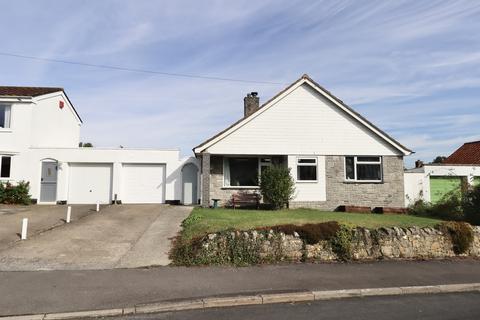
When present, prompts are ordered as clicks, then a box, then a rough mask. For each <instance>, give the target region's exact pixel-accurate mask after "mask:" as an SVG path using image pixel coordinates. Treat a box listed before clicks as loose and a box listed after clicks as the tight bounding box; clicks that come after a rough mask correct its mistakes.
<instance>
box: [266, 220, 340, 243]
mask: <svg viewBox="0 0 480 320" xmlns="http://www.w3.org/2000/svg"><path fill="white" fill-rule="evenodd" d="M257 230H262V231H267V230H273V231H275V232H283V233H284V234H288V235H293V234H294V232H296V233H298V235H299V236H300V238H301V239H303V240H304V241H305V243H307V244H316V243H318V242H320V241H322V240H330V239H332V238H333V237H334V236H335V235H336V234H337V232H338V231H339V230H340V225H339V224H338V222H337V221H328V222H322V223H308V224H304V225H300V226H298V225H294V224H282V225H277V226H273V227H265V228H259V229H257Z"/></svg>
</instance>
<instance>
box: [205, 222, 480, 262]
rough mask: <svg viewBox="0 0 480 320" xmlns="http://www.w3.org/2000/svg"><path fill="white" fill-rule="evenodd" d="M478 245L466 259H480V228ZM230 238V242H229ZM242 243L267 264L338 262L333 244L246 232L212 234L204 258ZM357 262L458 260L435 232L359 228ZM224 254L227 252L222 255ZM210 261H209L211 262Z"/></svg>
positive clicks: (479, 229)
mask: <svg viewBox="0 0 480 320" xmlns="http://www.w3.org/2000/svg"><path fill="white" fill-rule="evenodd" d="M473 233H474V241H473V244H472V246H471V247H470V249H469V250H468V252H467V253H465V254H463V255H462V256H472V257H480V227H473ZM227 238H228V239H227ZM235 238H236V241H237V242H238V240H241V241H242V243H243V244H244V246H246V247H248V248H249V250H251V251H257V252H258V255H259V257H260V259H261V260H263V261H269V260H271V261H304V260H307V261H334V260H338V257H337V255H336V254H335V253H334V251H333V250H332V248H331V246H330V242H328V241H321V242H319V243H317V244H314V245H309V244H306V243H305V242H304V240H302V239H301V238H300V236H299V235H298V234H296V233H295V234H294V235H285V234H283V233H275V232H274V231H272V230H271V231H270V232H266V233H265V232H258V231H244V232H238V231H237V232H231V233H227V234H225V233H219V234H210V235H208V237H206V238H205V239H204V241H203V244H202V246H203V249H204V250H203V251H204V252H203V254H204V255H216V254H218V252H219V251H222V250H226V249H227V246H226V245H225V244H226V243H227V242H228V241H231V239H235ZM351 251H352V258H353V260H374V259H440V258H448V257H454V256H456V254H455V253H454V252H453V246H452V242H451V240H450V237H449V236H448V235H445V234H443V233H442V232H441V231H439V230H437V229H434V228H418V227H412V228H397V227H394V228H380V229H376V230H368V229H365V228H357V229H355V230H354V231H353V240H352V242H351ZM222 253H223V252H222ZM207 260H208V259H207Z"/></svg>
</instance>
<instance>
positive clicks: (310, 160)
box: [298, 159, 316, 163]
mask: <svg viewBox="0 0 480 320" xmlns="http://www.w3.org/2000/svg"><path fill="white" fill-rule="evenodd" d="M298 163H316V160H315V159H298Z"/></svg>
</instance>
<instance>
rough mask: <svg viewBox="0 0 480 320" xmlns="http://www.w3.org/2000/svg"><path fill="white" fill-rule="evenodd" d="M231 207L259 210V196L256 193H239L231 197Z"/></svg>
mask: <svg viewBox="0 0 480 320" xmlns="http://www.w3.org/2000/svg"><path fill="white" fill-rule="evenodd" d="M231 202H232V207H233V209H235V208H236V207H240V206H246V207H247V206H248V207H255V208H256V209H259V208H260V195H259V194H257V193H247V192H239V193H234V194H233V195H232V200H231Z"/></svg>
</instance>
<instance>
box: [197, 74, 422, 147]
mask: <svg viewBox="0 0 480 320" xmlns="http://www.w3.org/2000/svg"><path fill="white" fill-rule="evenodd" d="M304 83H307V84H308V85H309V86H310V87H312V88H313V89H315V90H316V91H317V92H318V93H320V94H321V95H322V96H325V97H326V98H327V99H328V100H330V101H331V102H333V103H334V104H335V105H336V106H337V107H339V108H340V109H342V110H343V111H345V112H346V113H347V114H349V115H350V116H351V117H353V118H354V119H356V120H357V121H359V122H360V123H361V124H362V125H364V126H365V127H367V129H369V130H370V131H372V132H373V133H375V134H376V135H377V136H379V137H380V138H382V139H383V140H385V141H386V142H387V143H389V144H390V145H392V146H393V147H394V148H395V149H397V150H399V151H401V152H402V153H403V155H405V156H408V155H410V154H412V153H413V152H411V151H409V150H405V149H404V148H402V147H401V146H400V145H398V144H397V143H396V142H395V141H393V140H392V139H390V138H388V137H386V136H385V135H384V134H383V133H381V132H380V131H378V130H377V129H376V128H374V127H372V126H371V125H370V124H369V123H367V122H365V120H363V119H362V118H361V117H359V116H358V115H357V114H355V113H354V112H352V111H351V110H350V109H349V108H345V107H344V106H343V105H342V104H341V103H339V102H338V101H337V100H336V99H335V98H333V97H332V96H331V94H330V93H328V92H325V91H324V90H321V89H320V88H319V87H318V86H317V85H315V84H314V83H312V82H311V81H309V80H308V79H306V78H303V79H301V80H300V81H298V82H297V83H296V84H294V85H293V86H291V87H290V88H289V89H288V90H285V92H282V94H280V95H279V96H278V97H276V98H275V99H273V100H272V101H270V102H269V103H268V104H267V105H265V106H263V107H262V108H260V109H259V110H258V111H257V112H255V113H254V114H253V115H252V116H250V117H248V118H245V119H244V120H243V121H240V122H239V123H238V124H237V125H235V126H233V127H231V128H230V129H228V130H227V131H225V132H223V133H222V134H221V135H219V136H218V137H216V138H215V139H213V140H211V141H208V142H207V143H205V144H203V145H200V146H199V147H197V148H195V149H194V153H195V154H197V153H201V152H202V151H205V150H206V149H208V148H209V147H210V146H212V145H214V144H215V143H217V142H218V141H220V140H222V139H224V138H225V137H227V136H228V135H230V134H231V133H232V132H234V131H236V130H238V129H239V128H241V127H242V126H244V125H245V124H247V123H249V122H250V121H252V120H253V119H255V118H256V117H258V116H259V115H260V114H262V113H263V112H265V111H266V110H268V109H269V108H271V107H272V106H274V105H275V104H276V103H278V102H279V101H280V100H282V99H283V98H285V97H286V96H287V95H289V94H290V93H291V92H292V91H294V90H296V89H297V88H298V87H300V86H301V85H303V84H304Z"/></svg>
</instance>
